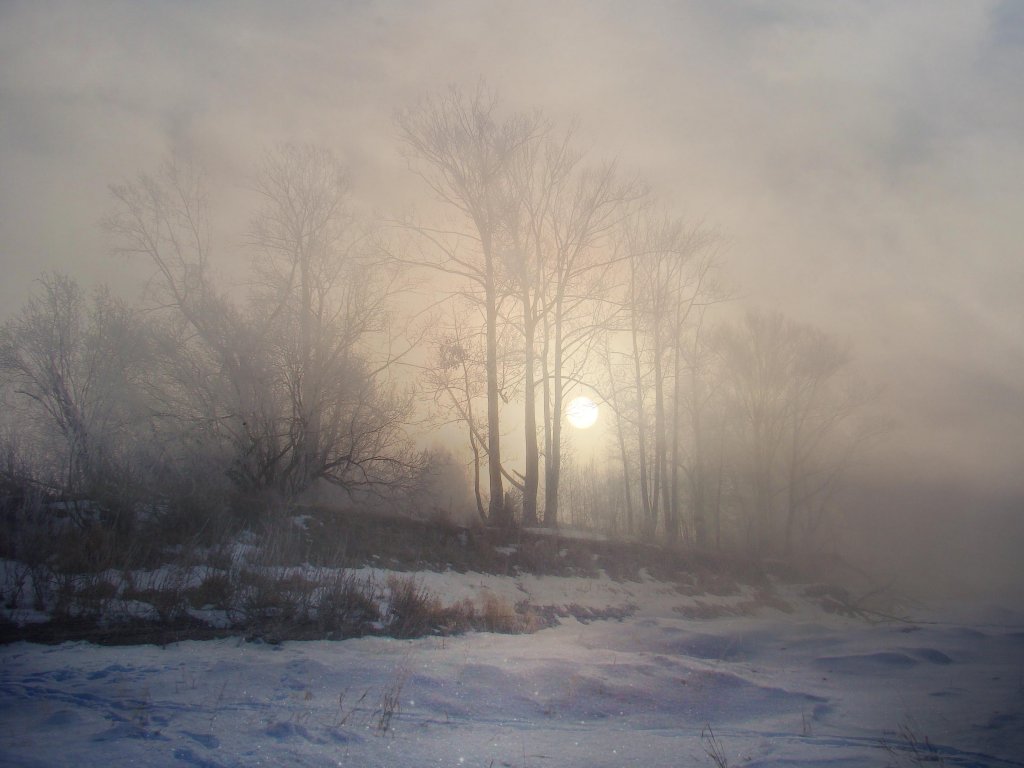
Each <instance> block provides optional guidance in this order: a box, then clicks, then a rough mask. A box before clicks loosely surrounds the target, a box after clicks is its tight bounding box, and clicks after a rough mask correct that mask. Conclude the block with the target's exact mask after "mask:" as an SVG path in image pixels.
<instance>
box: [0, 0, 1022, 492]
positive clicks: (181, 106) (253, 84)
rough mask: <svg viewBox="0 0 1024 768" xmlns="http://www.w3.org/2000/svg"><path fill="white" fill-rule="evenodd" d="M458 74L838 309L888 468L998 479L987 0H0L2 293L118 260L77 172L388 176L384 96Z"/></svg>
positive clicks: (8, 304)
mask: <svg viewBox="0 0 1024 768" xmlns="http://www.w3.org/2000/svg"><path fill="white" fill-rule="evenodd" d="M480 78H485V79H486V80H487V81H488V82H489V83H490V84H491V85H493V86H495V87H496V88H498V89H499V90H500V91H501V93H502V94H503V96H504V99H505V101H506V102H507V103H508V104H509V105H510V106H512V107H523V108H533V107H539V108H542V109H544V110H545V111H547V112H548V113H549V114H551V115H552V116H554V117H555V118H556V119H558V120H563V119H564V120H568V119H571V118H573V117H576V118H578V120H579V124H580V126H581V131H580V135H581V138H582V140H583V141H584V142H585V143H586V144H587V145H589V146H591V147H592V148H593V151H594V153H595V154H596V155H601V156H606V155H607V156H617V157H619V158H620V162H621V164H622V166H623V167H624V168H626V169H636V170H638V171H639V172H640V173H641V174H642V175H644V176H646V177H647V178H648V179H649V180H650V181H651V183H652V184H653V186H654V187H655V188H656V189H657V190H658V191H660V192H661V193H663V194H664V195H665V196H666V197H668V198H669V199H670V200H672V201H674V203H675V204H676V205H677V206H678V209H679V210H680V211H682V212H685V213H686V214H687V215H689V216H691V217H693V218H695V219H701V220H703V221H705V222H706V223H707V224H708V225H710V226H713V227H715V228H716V229H718V230H720V231H721V232H722V233H723V236H724V238H725V243H726V247H725V250H724V257H725V261H726V264H727V266H728V270H729V274H730V276H731V279H732V281H733V283H734V284H735V285H736V286H737V288H738V289H739V291H740V292H741V293H742V294H743V295H744V296H745V297H746V298H745V301H746V303H748V304H752V305H757V306H764V307H778V308H781V309H783V310H784V311H786V312H787V313H789V314H791V315H792V316H794V317H796V318H798V319H802V320H808V321H812V322H815V323H817V324H819V325H820V326H822V327H824V328H825V329H827V330H829V331H830V332H833V333H835V334H837V335H839V336H840V337H842V338H846V339H849V340H850V341H851V342H852V343H853V347H854V351H855V354H856V356H857V358H858V360H859V362H860V364H861V367H862V369H863V372H864V374H865V376H866V377H867V378H868V379H869V380H872V381H874V382H875V383H877V384H879V385H880V386H882V387H884V390H885V392H884V395H883V399H882V403H883V405H884V406H885V407H886V408H887V409H888V410H889V412H890V413H891V414H892V415H893V416H894V417H895V419H896V421H897V424H898V428H897V430H896V431H895V432H894V434H893V435H892V437H891V440H890V442H889V444H888V446H887V447H886V448H885V453H884V454H883V455H884V457H885V465H886V466H888V467H889V468H890V469H891V470H892V471H894V472H896V473H898V474H899V475H900V476H901V477H905V478H906V479H907V480H908V481H911V482H914V483H918V482H929V481H930V480H931V479H933V478H941V479H943V480H944V481H948V482H949V483H950V484H953V485H957V486H959V487H961V488H963V487H968V486H970V487H977V488H990V489H992V490H994V491H997V492H999V493H1008V494H1014V495H1019V496H1020V497H1022V498H1024V98H1022V94H1024V3H1022V2H1015V1H1014V0H1007V1H1006V2H983V1H981V0H978V1H974V0H948V1H942V0H920V1H919V2H913V1H911V0H902V1H901V2H889V1H888V0H886V1H879V2H843V3H832V2H820V0H790V1H783V0H776V1H774V2H768V1H767V0H765V1H763V2H756V1H754V0H751V1H750V2H728V1H727V0H702V1H700V2H669V1H668V0H666V1H665V2H628V3H627V2H550V1H549V2H504V3H485V2H477V1H476V0H446V1H442V2H434V1H432V0H428V1H427V2H424V1H422V0H416V1H415V2H413V1H412V0H407V1H406V2H387V3H384V2H381V3H376V2H323V3H314V2H307V3H303V2H289V3H280V2H265V3H257V2H241V1H239V2H218V1H217V0H202V1H200V0H195V1H191V2H190V1H186V0H181V1H180V2H169V1H168V2H139V1H138V0H135V1H133V2H121V3H117V2H95V1H89V2H83V1H76V2H66V3H61V2H13V1H12V0H4V1H3V2H2V3H0V306H2V308H3V314H4V315H6V314H7V313H9V312H10V311H13V309H15V308H16V307H17V306H18V305H19V304H20V302H21V300H22V299H23V297H24V296H25V294H26V293H27V292H28V291H30V290H31V289H32V284H33V280H34V279H35V277H36V276H37V275H38V274H39V273H40V271H41V270H43V269H49V268H58V269H62V270H65V271H69V272H72V273H74V274H76V275H80V276H83V277H84V279H85V280H87V281H91V280H100V281H114V282H120V283H123V282H125V280H126V279H127V278H126V275H128V276H129V277H131V276H132V275H135V274H136V273H135V272H134V271H133V268H132V267H131V265H126V264H125V263H124V262H123V261H122V260H120V259H118V258H115V257H113V256H110V255H109V244H108V243H107V242H105V239H104V235H103V234H102V232H101V230H100V228H99V226H98V222H99V220H100V218H101V217H102V216H103V215H104V213H105V212H107V211H109V209H110V199H109V196H108V194H107V191H106V189H107V184H108V183H110V182H115V181H119V180H124V179H127V178H130V177H132V176H134V175H135V174H136V173H138V172H139V171H143V170H150V169H153V168H155V166H156V165H157V164H158V163H159V161H160V159H161V157H163V156H164V155H165V154H167V152H168V151H170V150H182V151H187V152H190V153H192V154H194V155H196V156H197V157H198V158H199V159H200V160H202V161H203V162H204V163H205V164H207V165H208V166H209V168H210V169H211V174H212V177H213V178H214V180H215V184H219V185H220V188H216V189H215V190H214V192H215V194H214V203H215V204H216V205H219V206H221V207H223V208H224V209H226V211H227V212H228V214H231V215H236V214H238V213H239V211H240V210H241V204H240V203H238V202H237V200H238V199H239V198H238V197H237V196H235V194H234V193H233V192H232V190H233V189H234V187H233V185H238V184H242V183H243V182H244V180H245V175H246V173H248V172H249V170H250V169H251V168H252V167H253V165H254V163H255V162H256V161H257V159H258V158H259V156H260V155H261V153H262V152H263V151H264V150H265V149H267V148H269V147H270V146H272V145H273V144H274V143H275V142H278V141H282V140H300V141H313V142H317V143H322V144H325V145H327V146H330V147H331V148H333V149H334V150H335V151H336V152H337V153H338V154H339V155H341V156H343V157H345V158H346V159H347V160H348V162H349V163H350V164H351V166H352V169H353V177H354V182H355V185H356V187H357V189H358V190H361V192H362V194H363V195H364V196H365V197H366V199H367V201H368V203H369V204H372V205H377V206H380V207H382V208H386V207H387V206H388V205H389V204H391V202H392V200H397V201H400V202H401V203H402V204H405V203H408V202H409V197H408V195H409V192H408V190H409V189H410V184H409V182H410V179H409V177H408V175H407V174H406V173H405V171H404V168H403V166H402V163H401V162H400V160H399V158H398V154H397V143H396V141H395V134H394V130H393V128H392V122H391V118H392V115H393V113H394V110H395V109H396V108H398V107H401V106H404V105H409V104H412V103H413V102H414V101H415V99H416V98H417V97H418V96H419V95H421V94H423V93H425V92H428V91H436V90H437V89H440V88H443V87H445V86H446V85H448V84H450V83H461V84H473V83H475V82H476V81H477V80H478V79H480ZM233 207H234V209H237V210H234V209H233ZM223 245H224V247H225V249H234V248H235V245H236V244H235V243H231V242H228V243H225V244H223Z"/></svg>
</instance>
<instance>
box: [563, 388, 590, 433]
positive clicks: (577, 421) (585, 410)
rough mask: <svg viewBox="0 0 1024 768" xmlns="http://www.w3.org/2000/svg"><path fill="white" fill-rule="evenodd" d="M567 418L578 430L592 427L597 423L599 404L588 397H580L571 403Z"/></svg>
mask: <svg viewBox="0 0 1024 768" xmlns="http://www.w3.org/2000/svg"><path fill="white" fill-rule="evenodd" d="M565 417H566V418H567V419H568V420H569V423H570V424H572V425H573V426H574V427H576V429H586V428H587V427H592V426H594V422H596V421H597V403H595V402H594V401H593V400H591V399H590V398H589V397H587V396H586V395H580V396H579V397H577V398H575V399H574V400H572V402H570V403H569V406H568V407H567V408H566V409H565Z"/></svg>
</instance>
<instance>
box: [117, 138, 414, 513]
mask: <svg viewBox="0 0 1024 768" xmlns="http://www.w3.org/2000/svg"><path fill="white" fill-rule="evenodd" d="M183 168H185V166H183V164H180V163H175V162H169V163H167V164H166V165H165V166H164V168H163V170H162V172H161V174H160V175H159V176H157V177H155V178H154V177H150V176H141V177H140V178H139V179H138V180H137V181H136V182H134V183H131V184H125V185H121V186H115V187H113V188H112V189H113V191H114V195H115V198H116V199H117V201H118V203H119V205H118V210H117V212H116V213H115V214H114V215H113V216H111V217H110V218H109V219H108V221H107V227H108V229H109V230H110V231H111V232H112V233H113V234H114V236H115V237H116V239H117V244H118V250H119V251H121V252H123V253H128V254H132V255H138V256H143V257H145V258H147V259H149V260H150V262H151V263H152V264H153V265H154V266H155V267H156V281H155V287H154V291H155V295H156V296H158V297H160V299H161V306H162V308H163V309H165V310H167V312H166V313H165V317H166V320H165V324H164V328H165V333H164V334H163V340H164V341H163V345H162V348H161V349H162V354H161V360H162V361H163V363H164V365H163V368H162V374H163V376H162V379H161V380H160V381H158V382H155V383H154V386H153V389H154V391H155V393H156V394H155V396H156V397H157V398H158V399H159V400H160V402H161V403H162V404H163V415H164V416H165V420H166V421H171V422H180V423H183V424H184V425H185V427H186V429H185V431H186V433H187V434H188V435H190V436H192V438H191V439H200V440H207V441H209V440H212V441H214V442H221V443H223V444H225V445H227V446H230V448H231V454H232V458H231V467H230V468H229V470H228V472H229V475H230V477H231V478H232V480H233V481H234V483H235V485H236V486H237V487H238V488H239V489H240V490H252V491H257V492H262V491H272V492H274V493H276V494H279V495H281V496H282V497H284V498H289V499H290V498H294V497H295V496H296V495H297V494H299V493H301V492H302V491H304V490H305V489H307V488H308V487H310V485H311V484H312V483H314V482H316V481H318V480H323V481H326V482H329V483H332V484H335V485H338V486H341V487H342V488H345V489H349V490H353V489H374V488H380V487H388V486H390V485H393V484H394V483H395V482H397V481H398V480H399V479H400V477H401V475H402V472H403V471H404V470H405V469H408V468H409V464H410V463H411V462H410V456H409V454H408V453H407V449H406V440H405V437H404V430H403V425H404V421H405V419H406V416H407V414H408V410H409V407H410V406H411V398H409V397H408V396H404V395H402V396H400V395H399V394H398V393H397V391H396V389H395V387H394V385H393V384H391V383H389V381H388V380H387V378H386V375H387V372H388V368H389V364H390V362H392V359H393V358H392V357H391V356H390V355H386V356H385V358H384V359H373V358H372V356H371V354H370V352H369V348H370V344H369V340H370V339H371V338H373V339H381V338H383V339H384V340H385V341H386V340H387V331H388V314H387V310H386V302H387V299H388V297H389V295H390V292H391V287H392V281H393V278H394V275H393V274H391V273H388V272H387V271H386V270H384V269H383V267H382V265H380V264H378V263H376V262H375V261H374V260H373V259H372V258H371V257H370V256H369V249H367V250H366V251H363V250H360V249H359V247H358V246H359V244H360V243H361V242H362V232H361V231H360V230H359V229H358V228H357V227H355V226H354V225H353V223H352V219H351V216H350V213H349V210H348V207H347V205H346V201H347V185H346V182H345V177H344V173H343V171H342V168H341V166H340V164H339V163H338V162H337V161H336V160H335V159H334V158H333V156H332V155H331V154H330V153H329V152H326V151H324V150H320V149H317V148H314V147H294V146H284V147H281V148H280V149H279V150H278V151H277V152H275V153H272V154H270V155H268V157H267V158H266V160H265V162H264V164H263V165H262V166H261V167H260V169H259V170H258V172H257V175H256V178H255V182H254V186H255V189H256V191H257V192H259V193H260V195H261V196H262V198H263V206H262V208H261V209H260V210H259V211H258V212H257V213H256V215H255V217H254V219H253V224H252V226H251V228H250V232H249V244H250V247H252V248H253V249H254V250H255V252H256V254H257V270H256V275H257V278H258V280H257V281H255V282H254V284H253V290H252V296H251V298H250V300H249V301H248V302H246V303H240V302H238V301H237V300H234V299H231V298H229V297H228V296H226V295H224V294H222V293H220V292H218V291H217V289H216V288H215V286H214V283H213V281H212V279H211V276H210V270H209V260H210V257H209V254H210V246H209V237H208V234H207V230H208V228H207V226H206V225H205V222H206V216H207V214H206V198H205V194H204V192H203V187H202V183H201V174H197V173H195V172H192V171H189V170H187V169H186V170H183ZM380 346H382V347H383V348H385V349H389V348H390V347H389V346H388V344H387V343H384V344H382V345H380Z"/></svg>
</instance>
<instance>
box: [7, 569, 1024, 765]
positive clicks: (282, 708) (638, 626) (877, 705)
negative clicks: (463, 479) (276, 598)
mask: <svg viewBox="0 0 1024 768" xmlns="http://www.w3.org/2000/svg"><path fill="white" fill-rule="evenodd" d="M423 579H424V580H425V582H426V584H427V585H428V586H429V587H430V588H431V589H432V590H434V591H435V592H437V593H438V594H440V595H442V596H443V598H444V600H446V601H454V600H457V599H461V598H463V597H470V598H471V599H479V598H480V596H481V595H482V594H483V592H484V591H486V590H490V591H492V592H495V593H500V594H503V595H504V596H506V597H507V598H509V599H513V598H515V599H521V598H522V597H524V596H526V597H528V598H529V599H530V601H531V602H533V603H535V604H538V605H567V604H569V603H576V604H577V605H585V606H590V607H595V608H597V607H608V606H625V605H630V606H632V607H633V608H635V612H634V613H633V614H632V615H631V616H629V617H628V618H626V619H624V620H622V621H594V622H590V623H586V624H584V623H580V622H579V621H577V620H575V619H573V618H567V619H563V620H562V622H561V624H560V625H559V626H556V627H552V628H549V629H545V630H542V631H540V632H538V633H536V634H533V635H526V636H524V635H518V636H516V635H497V634H488V633H476V634H468V635H463V636H459V637H447V638H441V637H430V638H422V639H418V640H394V639H389V638H381V637H365V638H361V639H354V640H346V641H343V642H286V643H282V644H280V645H267V644H260V643H247V642H244V641H242V640H239V639H228V640H216V641H207V642H184V643H179V644H175V645H171V646H168V647H166V648H159V647H155V646H136V647H97V646H93V645H89V644H86V643H67V644H64V645H60V646H53V647H48V646H38V645H31V644H26V643H20V644H16V645H11V646H7V647H3V648H0V765H4V766H64V765H74V766H108V765H112V766H118V765H146V766H177V767H179V768H183V767H184V766H207V767H210V768H212V767H214V766H224V767H227V766H258V765H265V766H367V767H369V766H396V767H398V768H406V767H409V768H412V767H414V766H415V767H417V768H418V767H419V766H431V765H438V766H463V765H466V766H479V767H480V768H490V767H492V766H515V767H516V768H523V767H525V766H572V767H574V766H579V767H580V768H583V767H584V766H585V767H586V768H597V767H599V766H643V767H644V768H661V767H662V766H664V767H666V768H667V767H669V766H672V767H674V768H675V767H680V766H709V765H714V762H713V760H712V758H711V757H710V756H709V755H708V754H707V752H708V751H709V750H711V751H715V748H714V744H713V743H712V740H711V738H710V736H709V734H708V733H707V732H706V730H705V729H706V726H708V725H710V727H711V728H712V729H713V733H714V738H715V741H716V742H717V744H718V745H719V746H720V755H719V759H720V760H727V761H728V764H729V765H732V766H738V765H749V766H797V765H806V766H830V765H836V766H839V765H850V766H861V765H864V766H870V765H879V766H883V765H918V764H926V765H947V766H1024V616H1021V615H1020V614H1017V613H1012V612H1010V613H1006V612H1004V613H1003V614H1001V615H999V616H998V617H997V618H998V621H997V622H996V623H991V622H989V623H985V622H979V621H977V620H976V621H975V622H974V623H972V624H970V625H968V624H965V623H957V622H943V621H942V620H941V612H940V614H939V615H937V616H936V615H933V616H929V617H928V618H929V621H928V622H921V623H917V624H906V623H888V624H877V625H872V624H868V623H866V622H863V621H860V620H855V619H849V618H843V617H840V616H835V615H830V614H826V613H823V612H821V611H820V610H818V609H817V608H815V607H813V606H811V605H810V604H809V603H808V602H806V601H801V600H800V599H799V598H798V597H797V596H796V594H795V593H792V594H787V595H786V600H787V602H788V603H789V604H790V605H792V606H794V607H795V610H794V611H793V612H791V613H784V612H782V611H780V610H775V609H772V608H767V607H762V608H760V609H759V610H757V611H756V612H755V614H754V615H750V616H731V617H723V618H714V619H707V620H695V619H689V618H686V617H685V616H684V615H683V613H681V612H680V611H679V610H678V609H679V608H686V607H688V606H689V607H692V606H693V605H694V604H695V601H696V598H691V597H686V596H684V595H681V594H680V593H679V591H677V590H676V589H674V588H673V586H672V585H668V584H662V583H660V582H657V581H653V580H647V581H645V582H643V583H636V582H622V583H618V582H613V581H611V580H608V579H596V580H595V579H564V578H556V577H520V578H502V577H496V576H484V575H481V574H473V573H468V574H454V573H446V574H423ZM747 597H749V596H747ZM700 599H701V600H702V601H704V602H705V603H706V602H707V601H708V600H709V598H708V597H707V596H704V597H701V598H700ZM743 599H744V595H739V596H734V597H731V598H715V600H716V601H717V602H718V603H723V604H729V603H730V602H732V603H733V604H736V603H737V602H738V601H742V600H743ZM395 702H397V707H396V708H395V709H394V710H392V705H393V704H394V703H395ZM389 713H390V715H391V717H390V720H389V718H388V715H389ZM702 731H705V735H704V737H703V738H702ZM926 739H927V744H926V741H925V740H926ZM915 741H916V744H915V743H914V742H915Z"/></svg>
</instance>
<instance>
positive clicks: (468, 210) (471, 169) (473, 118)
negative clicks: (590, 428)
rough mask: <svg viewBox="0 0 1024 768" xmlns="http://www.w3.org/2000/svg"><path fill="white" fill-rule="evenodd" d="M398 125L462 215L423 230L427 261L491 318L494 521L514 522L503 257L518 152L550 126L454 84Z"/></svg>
mask: <svg viewBox="0 0 1024 768" xmlns="http://www.w3.org/2000/svg"><path fill="white" fill-rule="evenodd" d="M396 123H397V126H398V130H399V136H400V138H401V140H402V142H403V145H404V148H405V155H406V158H407V160H408V162H409V165H410V167H411V168H412V170H413V171H414V172H415V173H416V174H417V175H419V176H420V177H421V178H422V179H423V180H424V181H425V182H426V184H427V185H428V186H429V187H430V189H431V190H432V191H433V192H434V194H435V196H436V197H437V199H438V200H439V201H440V202H442V203H443V204H444V205H445V206H446V207H447V209H448V210H450V211H453V212H455V213H456V215H457V216H458V217H459V218H460V219H461V221H460V222H459V223H458V224H457V225H456V226H457V227H458V228H457V229H455V230H453V229H449V228H446V227H434V228H430V227H423V226H420V227H417V228H416V231H417V232H418V233H419V234H420V235H421V236H422V237H423V238H425V240H426V241H427V242H428V243H429V247H428V248H426V249H424V253H425V259H424V260H425V261H426V262H427V263H428V264H429V266H431V267H432V268H433V269H435V270H437V271H438V272H440V273H441V274H443V275H447V276H449V277H455V278H459V279H460V280H461V281H463V282H464V283H465V284H468V285H469V286H470V287H471V290H473V291H474V292H477V294H478V295H479V301H480V304H481V306H482V311H483V315H484V329H485V368H486V377H487V463H488V480H489V493H490V500H489V502H488V516H489V519H490V520H491V522H492V523H494V524H497V525H508V524H510V523H511V520H512V517H511V510H508V509H505V505H504V487H503V482H502V463H501V424H500V401H501V393H500V386H499V354H498V336H499V320H500V305H501V303H502V300H503V298H504V290H505V286H506V285H507V280H506V277H505V275H504V274H503V270H504V266H503V263H502V255H503V253H506V252H507V251H508V249H509V238H508V221H509V209H510V206H512V205H514V203H513V200H512V185H511V181H510V172H511V169H512V167H513V165H514V163H515V162H516V158H517V154H518V153H520V152H522V151H523V149H524V147H526V146H528V145H529V144H530V143H531V142H533V141H535V140H536V139H537V137H539V136H541V135H543V134H544V133H545V132H546V131H547V129H548V128H547V123H546V121H545V120H543V118H541V117H540V116H538V115H526V114H513V115H511V116H508V117H502V116H501V115H500V114H499V110H498V101H497V97H496V96H495V94H494V93H493V92H491V91H490V90H489V89H487V88H486V87H485V86H483V85H480V86H478V87H477V88H476V89H475V90H473V91H472V92H470V93H466V92H464V91H461V90H459V89H457V88H452V89H450V90H449V91H447V92H446V93H445V94H443V95H441V96H438V97H436V98H427V99H425V100H424V101H423V102H422V103H421V104H420V105H419V106H417V107H416V108H414V109H409V110H405V111H402V112H400V113H399V114H398V115H397V118H396Z"/></svg>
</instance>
